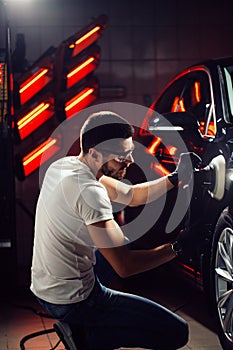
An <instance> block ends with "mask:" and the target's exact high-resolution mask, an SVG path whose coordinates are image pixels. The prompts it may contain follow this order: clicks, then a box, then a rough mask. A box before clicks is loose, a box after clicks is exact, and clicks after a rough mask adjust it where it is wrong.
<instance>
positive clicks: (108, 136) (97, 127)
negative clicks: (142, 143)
mask: <svg viewBox="0 0 233 350" xmlns="http://www.w3.org/2000/svg"><path fill="white" fill-rule="evenodd" d="M133 134H134V128H133V126H132V125H130V124H129V123H128V122H127V120H126V119H124V118H123V117H121V116H120V115H118V114H116V113H113V112H110V111H101V112H96V113H93V114H91V115H90V116H89V117H88V118H87V120H86V121H85V122H84V124H83V126H82V128H81V132H80V142H81V147H82V150H83V153H84V154H87V153H88V151H89V149H90V148H92V147H96V148H98V145H100V144H101V143H103V142H105V141H108V140H113V139H114V140H116V139H127V138H129V137H132V136H133Z"/></svg>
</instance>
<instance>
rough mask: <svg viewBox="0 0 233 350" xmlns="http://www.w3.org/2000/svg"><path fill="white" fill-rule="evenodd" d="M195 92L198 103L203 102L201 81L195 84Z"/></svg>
mask: <svg viewBox="0 0 233 350" xmlns="http://www.w3.org/2000/svg"><path fill="white" fill-rule="evenodd" d="M194 92H195V98H196V101H197V103H199V102H201V84H200V82H199V81H195V83H194Z"/></svg>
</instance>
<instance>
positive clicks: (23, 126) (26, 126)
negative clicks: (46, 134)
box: [17, 102, 53, 139]
mask: <svg viewBox="0 0 233 350" xmlns="http://www.w3.org/2000/svg"><path fill="white" fill-rule="evenodd" d="M50 106H51V104H50V103H48V102H47V103H46V102H42V103H40V104H39V105H38V106H36V107H35V108H34V109H33V110H32V111H30V112H29V113H27V114H26V115H25V116H24V117H22V118H21V119H19V121H18V122H17V126H18V130H19V134H20V138H21V139H24V138H26V137H27V136H28V135H30V134H31V133H32V132H33V131H35V130H36V129H37V128H38V127H39V126H41V125H42V124H43V123H44V122H46V121H47V120H48V119H49V118H51V117H52V115H53V111H51V110H49V107H50Z"/></svg>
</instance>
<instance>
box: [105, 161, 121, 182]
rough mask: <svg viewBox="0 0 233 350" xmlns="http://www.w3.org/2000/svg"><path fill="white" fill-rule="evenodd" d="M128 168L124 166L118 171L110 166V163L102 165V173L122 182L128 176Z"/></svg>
mask: <svg viewBox="0 0 233 350" xmlns="http://www.w3.org/2000/svg"><path fill="white" fill-rule="evenodd" d="M127 167H128V166H127V165H125V164H122V167H121V168H120V169H118V170H116V169H114V168H112V167H111V166H109V165H108V163H104V164H103V165H102V167H101V169H100V171H101V172H102V174H104V175H105V176H109V177H112V178H114V179H116V180H122V179H123V178H124V177H125V175H126V169H127Z"/></svg>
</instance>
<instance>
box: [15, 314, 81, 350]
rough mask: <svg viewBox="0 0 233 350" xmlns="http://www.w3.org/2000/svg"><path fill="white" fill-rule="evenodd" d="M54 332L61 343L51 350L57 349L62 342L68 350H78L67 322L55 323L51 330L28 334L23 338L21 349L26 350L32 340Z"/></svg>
mask: <svg viewBox="0 0 233 350" xmlns="http://www.w3.org/2000/svg"><path fill="white" fill-rule="evenodd" d="M54 332H56V333H57V336H58V338H59V341H58V342H57V344H56V345H55V346H54V347H53V348H52V349H50V350H55V349H56V348H57V346H58V345H59V344H60V342H62V343H63V345H64V346H65V348H66V350H78V348H77V346H76V345H75V342H74V337H73V334H72V330H71V328H70V326H69V324H68V323H66V322H61V321H59V322H57V323H54V325H53V328H51V329H45V330H43V331H39V332H35V333H31V334H28V335H26V336H25V337H23V338H22V339H21V341H20V349H21V350H25V346H24V344H25V343H26V341H28V340H29V339H32V338H35V337H38V336H40V335H44V334H49V333H54Z"/></svg>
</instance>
